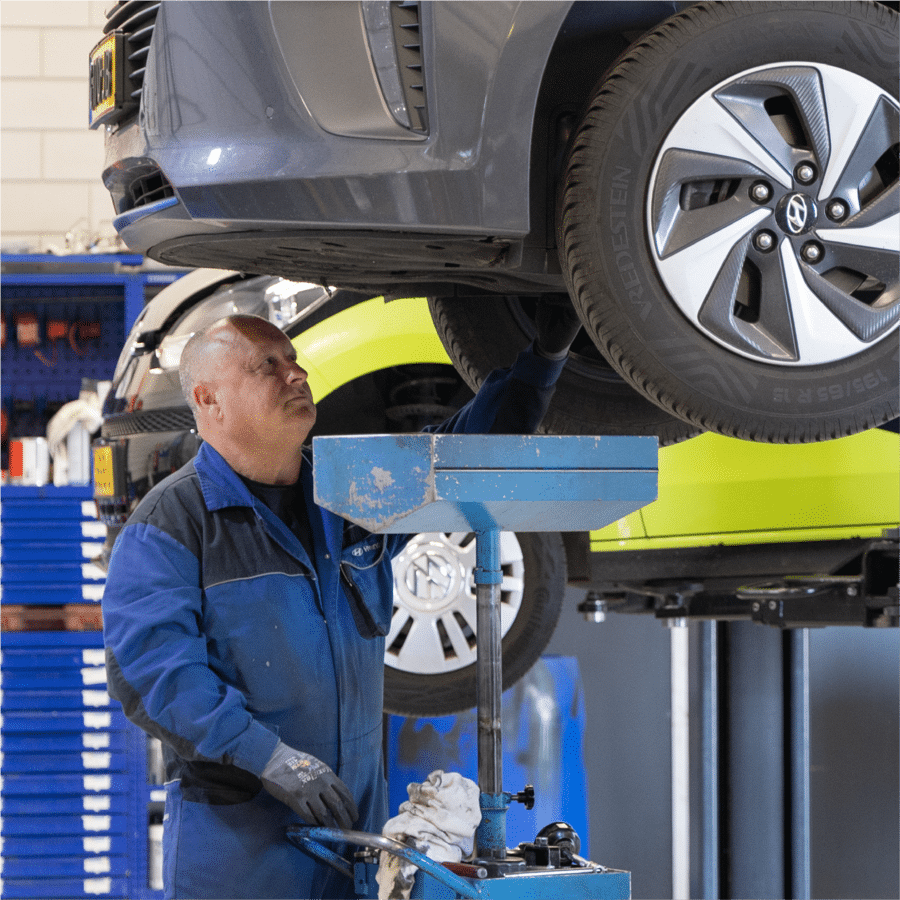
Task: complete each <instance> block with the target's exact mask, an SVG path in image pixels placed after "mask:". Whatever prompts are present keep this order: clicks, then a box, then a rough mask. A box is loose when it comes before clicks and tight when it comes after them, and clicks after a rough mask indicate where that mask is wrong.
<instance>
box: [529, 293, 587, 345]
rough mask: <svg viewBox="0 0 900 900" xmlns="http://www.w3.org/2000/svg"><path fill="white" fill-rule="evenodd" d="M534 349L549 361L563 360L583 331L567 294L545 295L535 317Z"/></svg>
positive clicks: (539, 303) (540, 301) (538, 305)
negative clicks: (579, 333)
mask: <svg viewBox="0 0 900 900" xmlns="http://www.w3.org/2000/svg"><path fill="white" fill-rule="evenodd" d="M534 323H535V325H536V326H537V335H536V337H535V339H534V349H535V351H536V352H537V353H538V354H540V355H541V356H545V357H547V358H548V359H562V358H563V357H564V356H565V355H566V354H567V353H568V352H569V347H571V346H572V342H573V341H574V340H575V336H576V335H577V334H578V332H579V331H580V330H581V319H579V318H578V314H577V313H576V312H575V307H574V306H572V301H571V300H570V299H569V297H568V296H567V295H566V294H544V295H543V296H542V297H541V299H540V300H538V303H537V310H536V312H535V316H534Z"/></svg>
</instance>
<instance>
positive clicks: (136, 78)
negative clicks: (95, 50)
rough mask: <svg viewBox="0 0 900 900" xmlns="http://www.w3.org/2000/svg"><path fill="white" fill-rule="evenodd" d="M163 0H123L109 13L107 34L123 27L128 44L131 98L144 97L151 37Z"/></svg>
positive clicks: (138, 98)
mask: <svg viewBox="0 0 900 900" xmlns="http://www.w3.org/2000/svg"><path fill="white" fill-rule="evenodd" d="M158 12H159V2H155V3H154V2H141V0H119V2H118V3H116V4H115V6H113V7H112V9H110V11H109V12H108V13H107V14H106V25H105V26H104V28H103V33H104V34H111V33H112V32H114V31H120V32H122V33H123V34H124V35H125V40H126V42H127V44H128V62H129V66H128V67H127V68H128V70H129V71H130V76H129V77H130V79H131V94H130V96H131V99H132V100H133V101H135V102H137V101H138V100H140V96H141V88H142V87H143V84H144V74H145V73H146V71H147V57H148V56H149V54H150V40H151V38H152V37H153V28H154V26H155V25H156V15H157V13H158Z"/></svg>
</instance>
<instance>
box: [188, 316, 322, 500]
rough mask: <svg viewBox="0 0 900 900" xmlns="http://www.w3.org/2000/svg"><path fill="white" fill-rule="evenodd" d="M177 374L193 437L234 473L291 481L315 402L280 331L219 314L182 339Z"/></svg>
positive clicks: (251, 318)
mask: <svg viewBox="0 0 900 900" xmlns="http://www.w3.org/2000/svg"><path fill="white" fill-rule="evenodd" d="M179 374H180V377H181V388H182V391H183V392H184V395H185V398H186V399H187V402H188V404H189V405H190V407H191V411H192V412H193V413H194V418H195V420H196V422H197V431H198V433H199V434H200V437H202V438H203V440H204V441H207V442H208V443H209V444H211V445H212V446H213V447H214V448H215V449H216V450H218V452H219V453H221V454H222V456H223V457H224V458H225V460H226V461H227V462H228V463H229V465H231V467H232V468H233V469H234V470H235V471H236V472H238V473H239V474H241V475H244V476H246V477H248V478H252V479H254V480H255V481H262V482H266V483H268V484H281V483H290V482H292V481H295V480H296V477H297V473H298V472H299V466H300V449H301V447H302V445H303V442H304V441H305V440H306V438H307V437H308V435H309V432H310V429H311V428H312V426H313V425H314V424H315V421H316V407H315V404H314V403H313V400H312V394H311V393H310V390H309V386H308V385H307V383H306V379H307V374H306V371H305V370H304V369H303V368H302V367H301V366H300V365H299V364H298V363H297V353H296V351H295V350H294V347H293V345H292V344H291V342H290V340H288V338H287V336H286V335H285V334H284V332H282V331H281V330H280V329H279V328H277V327H276V326H275V325H273V324H272V323H271V322H269V321H268V320H266V319H263V318H260V317H259V316H247V315H234V316H228V317H227V318H224V319H220V320H219V321H218V322H215V323H214V324H212V325H211V326H210V327H209V328H207V329H206V330H205V331H202V332H199V333H197V334H195V335H194V336H193V337H192V338H191V339H190V340H189V341H188V342H187V344H186V345H185V348H184V351H183V353H182V355H181V365H180V367H179Z"/></svg>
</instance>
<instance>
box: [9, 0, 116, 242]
mask: <svg viewBox="0 0 900 900" xmlns="http://www.w3.org/2000/svg"><path fill="white" fill-rule="evenodd" d="M112 3H113V0H47V2H40V3H36V2H33V0H2V2H0V241H2V244H3V249H4V250H13V249H20V248H26V247H27V248H28V250H29V251H32V252H41V251H45V250H47V249H49V248H50V247H57V248H60V249H63V248H65V246H66V235H67V233H71V234H72V235H73V240H74V245H75V246H76V247H77V245H78V244H79V243H81V242H85V241H92V240H94V239H96V238H98V237H99V238H100V239H101V241H103V242H104V243H106V242H110V243H109V247H110V249H112V248H113V245H114V242H115V240H116V238H115V231H114V229H113V227H112V215H113V211H112V203H111V201H110V199H109V195H108V194H107V193H106V191H105V189H104V188H103V185H102V183H101V181H100V173H101V171H102V169H103V134H102V131H101V132H96V131H90V130H89V129H88V127H87V117H88V86H87V70H88V53H89V52H90V50H91V48H92V47H93V46H94V44H96V43H97V41H98V40H100V38H101V36H102V33H103V24H104V22H105V19H106V17H105V15H104V13H105V10H106V9H107V8H108V7H110V6H111V5H112Z"/></svg>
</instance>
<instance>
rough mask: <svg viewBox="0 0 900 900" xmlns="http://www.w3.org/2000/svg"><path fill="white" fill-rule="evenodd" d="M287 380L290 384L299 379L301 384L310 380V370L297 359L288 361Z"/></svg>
mask: <svg viewBox="0 0 900 900" xmlns="http://www.w3.org/2000/svg"><path fill="white" fill-rule="evenodd" d="M287 380H288V383H289V384H294V383H295V382H297V381H299V382H300V383H301V384H303V382H305V381H308V380H309V372H307V371H306V369H304V368H303V366H301V365H300V363H298V362H297V361H296V360H294V361H292V362H290V363H288V374H287Z"/></svg>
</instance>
